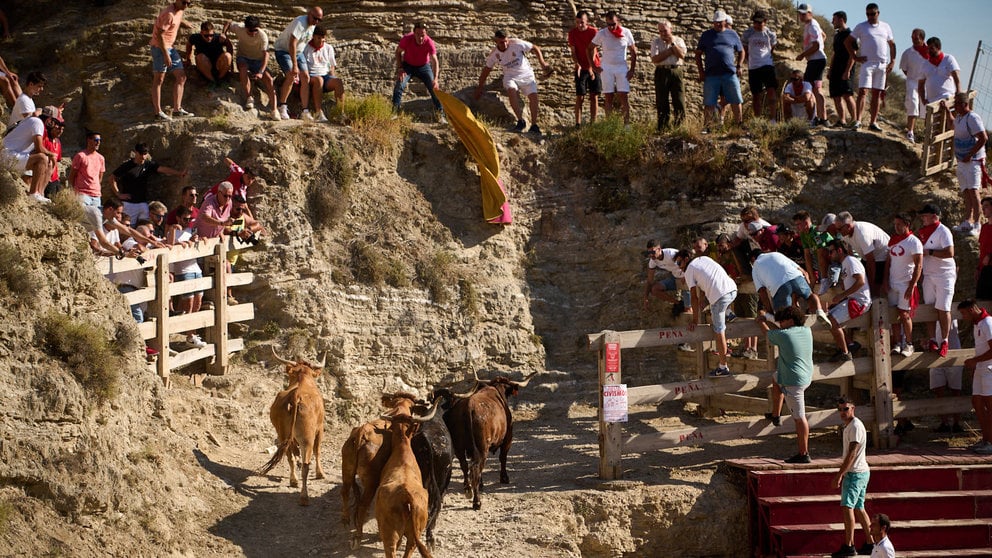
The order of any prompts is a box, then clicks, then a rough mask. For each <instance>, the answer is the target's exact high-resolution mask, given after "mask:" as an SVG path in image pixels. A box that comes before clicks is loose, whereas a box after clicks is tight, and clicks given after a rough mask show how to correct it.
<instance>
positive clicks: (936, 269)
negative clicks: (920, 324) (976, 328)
mask: <svg viewBox="0 0 992 558" xmlns="http://www.w3.org/2000/svg"><path fill="white" fill-rule="evenodd" d="M918 214H919V216H920V218H921V219H922V220H923V226H922V227H920V228H919V230H917V231H916V236H918V237H920V242H922V243H923V289H921V290H922V294H923V302H924V303H926V304H933V306H934V308H935V309H936V310H937V322H936V323H934V322H929V323H927V333H928V334H929V336H930V342H929V343H928V344H927V347H926V350H927V351H930V352H935V351H936V352H939V353H940V356H942V357H944V356H947V350H948V348H949V344H948V340H947V335H948V332H949V331H950V330H951V300H952V299H953V298H954V284H955V283H956V282H957V277H958V270H957V263H956V262H955V261H954V235H952V234H951V230H950V229H948V228H947V226H945V225H944V224H943V223H941V222H940V208H939V207H937V206H936V205H934V204H932V203H928V204H926V205H924V206H923V209H921V210H920V211H919V212H918ZM937 324H940V331H941V333H942V335H941V336H940V338H938V337H937V334H936V326H937Z"/></svg>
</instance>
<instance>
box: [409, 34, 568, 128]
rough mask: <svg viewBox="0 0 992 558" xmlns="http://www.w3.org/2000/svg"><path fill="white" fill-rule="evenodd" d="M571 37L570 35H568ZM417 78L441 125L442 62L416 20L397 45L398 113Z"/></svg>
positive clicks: (435, 48)
mask: <svg viewBox="0 0 992 558" xmlns="http://www.w3.org/2000/svg"><path fill="white" fill-rule="evenodd" d="M570 36H571V35H570ZM412 78H417V79H419V80H420V81H421V82H423V84H424V87H426V88H427V92H428V93H430V96H431V103H433V104H434V112H435V113H436V114H437V117H438V120H440V121H442V122H443V119H444V112H443V110H442V109H441V101H438V100H437V96H436V95H434V90H435V89H437V86H438V85H437V84H438V82H439V81H440V80H441V62H440V61H439V60H438V58H437V45H436V44H435V43H434V39H432V38H430V37H429V36H428V35H427V24H426V23H424V22H423V21H418V22H416V23H414V24H413V32H412V33H407V34H406V35H403V37H402V38H401V39H400V43H399V44H398V45H397V46H396V83H395V84H394V85H393V110H395V111H397V112H399V110H400V103H401V102H402V101H403V92H405V91H406V86H407V84H408V83H410V79H412Z"/></svg>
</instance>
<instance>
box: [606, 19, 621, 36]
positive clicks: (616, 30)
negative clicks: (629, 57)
mask: <svg viewBox="0 0 992 558" xmlns="http://www.w3.org/2000/svg"><path fill="white" fill-rule="evenodd" d="M607 29H609V30H610V33H613V36H614V37H616V38H618V39H620V38H623V27H620V24H619V23H618V24H616V26H614V27H613V28H610V27H607Z"/></svg>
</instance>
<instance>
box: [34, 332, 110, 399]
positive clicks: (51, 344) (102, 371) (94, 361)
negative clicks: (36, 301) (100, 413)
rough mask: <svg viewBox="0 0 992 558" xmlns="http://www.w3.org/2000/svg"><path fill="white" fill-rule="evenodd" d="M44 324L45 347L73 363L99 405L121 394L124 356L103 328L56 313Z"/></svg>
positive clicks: (71, 368)
mask: <svg viewBox="0 0 992 558" xmlns="http://www.w3.org/2000/svg"><path fill="white" fill-rule="evenodd" d="M41 327H42V331H43V334H44V340H45V348H46V349H47V350H48V352H49V353H50V354H51V355H53V356H55V357H57V358H59V359H61V360H62V361H63V362H65V363H66V364H67V365H68V366H69V370H70V371H71V372H72V374H73V376H75V377H76V379H77V380H78V381H79V383H80V384H82V386H83V389H84V390H86V392H87V393H89V394H90V395H91V396H92V398H93V399H94V400H96V402H97V403H98V404H100V403H103V402H105V401H107V400H109V399H112V398H114V397H116V396H117V392H118V389H119V383H120V369H121V362H120V357H118V356H117V351H115V350H114V347H113V346H112V345H111V343H110V342H108V340H107V337H106V335H105V334H104V332H103V331H102V330H100V328H98V327H96V326H94V325H92V324H89V323H86V322H80V321H75V320H73V319H72V318H71V317H69V316H66V315H64V314H56V313H52V314H49V315H48V316H46V317H45V319H44V320H43V321H42V324H41Z"/></svg>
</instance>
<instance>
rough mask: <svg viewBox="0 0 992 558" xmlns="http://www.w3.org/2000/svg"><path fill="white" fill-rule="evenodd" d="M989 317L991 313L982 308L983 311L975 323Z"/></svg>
mask: <svg viewBox="0 0 992 558" xmlns="http://www.w3.org/2000/svg"><path fill="white" fill-rule="evenodd" d="M979 308H981V306H979ZM988 317H989V313H988V312H986V311H985V309H984V308H982V313H981V314H979V315H978V319H977V320H975V323H976V324H977V323H978V322H980V321H982V320H984V319H985V318H988Z"/></svg>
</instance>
